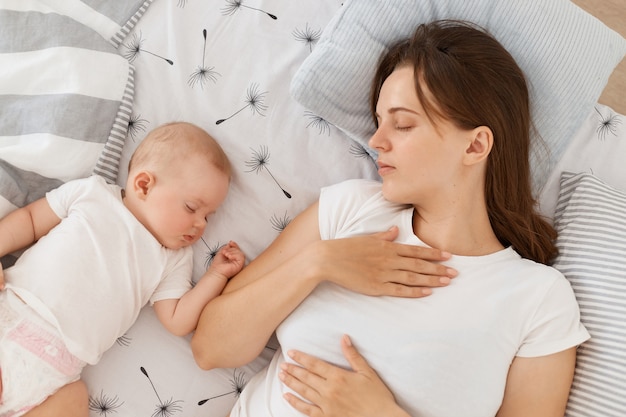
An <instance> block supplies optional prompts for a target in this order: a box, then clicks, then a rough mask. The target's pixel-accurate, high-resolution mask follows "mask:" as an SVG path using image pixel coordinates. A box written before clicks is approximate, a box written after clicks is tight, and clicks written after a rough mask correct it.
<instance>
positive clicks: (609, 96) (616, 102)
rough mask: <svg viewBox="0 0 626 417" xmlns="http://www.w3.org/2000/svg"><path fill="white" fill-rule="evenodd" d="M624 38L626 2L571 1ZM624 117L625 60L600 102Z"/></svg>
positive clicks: (612, 76)
mask: <svg viewBox="0 0 626 417" xmlns="http://www.w3.org/2000/svg"><path fill="white" fill-rule="evenodd" d="M572 2H573V3H575V4H577V5H578V6H580V7H581V8H583V9H585V10H586V11H587V12H589V13H591V14H592V15H594V16H595V17H597V18H598V19H600V20H601V21H603V22H604V24H605V25H607V26H608V27H610V28H611V29H613V30H615V31H616V32H618V33H620V34H621V35H622V36H623V37H625V38H626V0H572ZM598 101H599V102H600V103H602V104H606V105H608V106H610V107H612V108H613V110H615V111H617V112H619V113H621V114H624V115H626V59H623V60H622V62H621V63H620V64H619V65H618V67H617V68H616V69H615V71H614V72H613V74H612V75H611V78H610V79H609V84H608V85H607V87H606V88H605V89H604V92H603V93H602V96H601V97H600V100H598Z"/></svg>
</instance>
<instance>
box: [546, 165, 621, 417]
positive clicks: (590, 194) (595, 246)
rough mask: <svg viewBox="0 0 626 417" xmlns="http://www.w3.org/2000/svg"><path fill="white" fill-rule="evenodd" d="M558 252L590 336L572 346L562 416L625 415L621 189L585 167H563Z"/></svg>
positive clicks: (559, 264) (558, 264) (559, 266)
mask: <svg viewBox="0 0 626 417" xmlns="http://www.w3.org/2000/svg"><path fill="white" fill-rule="evenodd" d="M555 227H556V229H557V231H558V233H559V235H558V240H557V246H558V248H559V255H558V257H557V259H556V261H555V263H554V267H555V268H557V269H558V270H560V271H561V272H562V273H563V274H564V275H565V276H566V277H567V279H568V280H569V281H570V283H571V285H572V288H573V289H574V292H575V294H576V298H577V300H578V303H579V305H580V314H581V320H582V322H583V324H584V325H585V327H586V328H587V330H588V331H589V333H590V334H591V339H590V340H588V341H587V342H585V343H584V344H583V345H582V346H580V347H579V349H578V359H577V365H576V373H575V376H574V383H573V385H572V390H571V393H570V399H569V403H568V406H567V412H566V416H567V417H597V416H602V417H611V416H614V417H618V416H619V417H622V416H625V415H626V194H624V193H623V192H621V191H619V190H616V189H614V188H612V187H610V186H609V185H607V184H605V183H604V182H602V181H601V180H600V179H599V178H597V177H595V176H593V175H591V174H588V173H580V174H573V173H563V174H562V176H561V191H560V194H559V200H558V203H557V207H556V212H555Z"/></svg>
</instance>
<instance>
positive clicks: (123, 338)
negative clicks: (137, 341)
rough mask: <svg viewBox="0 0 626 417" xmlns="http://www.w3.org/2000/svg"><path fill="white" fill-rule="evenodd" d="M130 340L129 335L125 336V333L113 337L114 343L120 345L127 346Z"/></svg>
mask: <svg viewBox="0 0 626 417" xmlns="http://www.w3.org/2000/svg"><path fill="white" fill-rule="evenodd" d="M132 340H133V339H131V338H130V336H127V335H126V333H124V334H123V335H121V336H120V337H118V338H117V339H115V343H117V344H118V345H120V346H124V347H128V346H130V342H131V341H132Z"/></svg>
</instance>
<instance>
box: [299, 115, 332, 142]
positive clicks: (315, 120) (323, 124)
mask: <svg viewBox="0 0 626 417" xmlns="http://www.w3.org/2000/svg"><path fill="white" fill-rule="evenodd" d="M304 115H305V116H306V117H307V118H308V119H309V120H310V122H309V124H307V125H306V127H307V128H308V127H311V126H313V127H316V128H317V131H318V133H319V134H320V135H321V134H322V133H326V134H327V135H328V136H330V123H329V122H328V121H327V120H326V119H323V118H321V117H320V116H318V115H316V114H315V113H313V112H311V111H309V110H307V111H305V112H304Z"/></svg>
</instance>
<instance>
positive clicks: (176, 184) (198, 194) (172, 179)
mask: <svg viewBox="0 0 626 417" xmlns="http://www.w3.org/2000/svg"><path fill="white" fill-rule="evenodd" d="M179 165H180V166H179V167H176V168H175V169H173V170H170V171H169V172H170V174H169V175H163V176H161V177H156V182H155V185H154V187H153V188H152V189H151V190H150V192H149V193H148V196H147V197H146V201H145V203H146V204H145V205H144V219H145V221H146V223H147V224H145V226H146V227H147V228H148V230H150V232H151V233H152V234H153V235H154V236H155V237H156V238H157V240H158V241H159V242H160V243H161V244H162V245H163V246H165V247H167V248H170V249H180V248H183V247H185V246H189V245H192V244H193V243H195V242H197V241H198V239H200V238H201V237H202V234H203V233H204V229H205V227H206V223H207V218H208V217H209V216H210V215H211V214H213V213H215V211H216V210H217V208H218V207H219V206H220V205H221V204H222V202H223V201H224V199H225V198H226V194H227V193H228V186H229V180H228V177H227V176H226V174H224V173H223V172H220V171H219V170H218V169H217V168H216V167H215V166H213V165H211V164H210V163H208V162H207V161H205V160H204V159H203V158H200V157H191V158H188V159H187V160H185V161H184V162H183V163H181V164H179ZM172 173H173V175H172Z"/></svg>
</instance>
